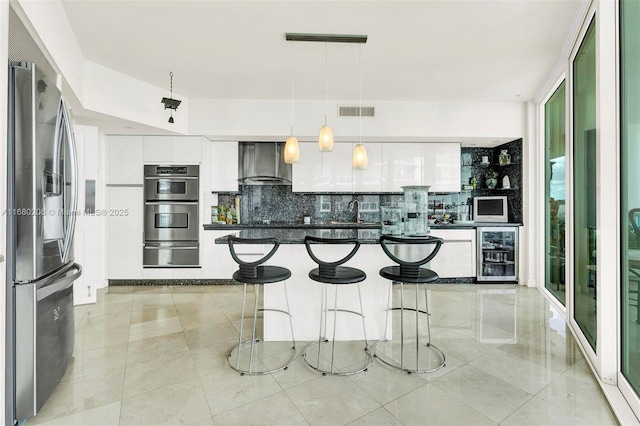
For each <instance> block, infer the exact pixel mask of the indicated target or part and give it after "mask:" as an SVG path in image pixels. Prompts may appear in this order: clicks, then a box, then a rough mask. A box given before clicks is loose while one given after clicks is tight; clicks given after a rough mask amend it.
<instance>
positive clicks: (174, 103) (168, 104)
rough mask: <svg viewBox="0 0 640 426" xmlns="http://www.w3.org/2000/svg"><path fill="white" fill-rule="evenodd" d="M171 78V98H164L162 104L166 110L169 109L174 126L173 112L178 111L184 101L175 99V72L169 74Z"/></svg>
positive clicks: (170, 120) (170, 121) (170, 119)
mask: <svg viewBox="0 0 640 426" xmlns="http://www.w3.org/2000/svg"><path fill="white" fill-rule="evenodd" d="M169 78H170V79H171V97H170V98H166V97H163V98H162V100H161V101H160V102H162V103H163V104H164V109H167V108H169V113H170V115H169V123H171V124H173V111H174V110H177V109H178V107H179V106H180V102H182V101H180V100H178V99H173V72H169Z"/></svg>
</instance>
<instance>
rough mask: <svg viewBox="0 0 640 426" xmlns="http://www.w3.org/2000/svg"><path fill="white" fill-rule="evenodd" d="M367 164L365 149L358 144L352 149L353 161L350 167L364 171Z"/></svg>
mask: <svg viewBox="0 0 640 426" xmlns="http://www.w3.org/2000/svg"><path fill="white" fill-rule="evenodd" d="M368 164H369V159H368V158H367V148H365V146H364V145H362V144H361V143H359V144H357V145H356V146H355V147H354V148H353V160H352V162H351V165H352V166H353V168H354V169H355V170H366V169H367V165H368Z"/></svg>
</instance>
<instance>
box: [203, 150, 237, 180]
mask: <svg viewBox="0 0 640 426" xmlns="http://www.w3.org/2000/svg"><path fill="white" fill-rule="evenodd" d="M207 143H208V144H209V147H210V149H211V168H210V173H211V174H210V179H211V189H210V191H213V192H237V191H238V142H237V141H212V142H207Z"/></svg>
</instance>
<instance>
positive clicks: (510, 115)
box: [189, 99, 526, 142]
mask: <svg viewBox="0 0 640 426" xmlns="http://www.w3.org/2000/svg"><path fill="white" fill-rule="evenodd" d="M352 104H354V103H353V102H346V101H340V102H339V103H336V102H329V107H328V111H329V115H328V123H329V125H330V126H332V128H333V133H334V136H335V137H336V140H339V141H352V140H355V139H357V137H358V127H359V124H358V119H357V118H355V117H349V118H345V117H342V118H338V117H337V110H338V105H352ZM356 104H357V103H356ZM367 105H374V106H375V107H376V117H375V118H363V119H362V138H363V140H369V141H373V140H377V141H382V140H388V139H393V140H403V139H404V140H421V141H442V142H446V141H459V140H460V139H461V138H463V139H474V138H477V139H485V140H486V139H487V138H500V139H504V140H514V139H518V138H521V137H522V136H523V135H524V132H525V129H526V120H525V115H524V111H525V104H524V103H521V102H519V103H516V102H513V103H507V102H495V103H483V102H390V101H385V102H383V101H376V102H367ZM294 110H295V112H294V123H293V127H294V130H293V132H294V134H295V135H296V136H298V138H299V139H300V140H315V139H316V138H317V134H318V131H319V130H320V125H321V124H322V123H323V121H324V101H322V100H319V101H300V102H295V104H294ZM290 126H291V103H290V102H287V101H263V100H208V99H191V100H190V102H189V133H191V134H199V135H208V136H214V137H218V136H219V137H221V138H229V137H236V138H237V137H240V138H243V137H246V138H250V137H278V138H280V139H282V138H283V137H284V136H286V135H289V132H290Z"/></svg>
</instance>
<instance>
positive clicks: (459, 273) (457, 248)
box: [429, 229, 476, 278]
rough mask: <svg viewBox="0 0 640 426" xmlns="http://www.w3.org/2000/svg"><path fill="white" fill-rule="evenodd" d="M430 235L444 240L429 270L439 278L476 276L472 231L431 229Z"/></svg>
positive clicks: (473, 233) (473, 231) (473, 235)
mask: <svg viewBox="0 0 640 426" xmlns="http://www.w3.org/2000/svg"><path fill="white" fill-rule="evenodd" d="M430 235H433V236H434V237H440V238H442V239H444V243H443V244H442V247H441V248H440V251H439V252H438V254H437V255H436V257H434V258H433V260H432V261H431V262H430V263H429V269H432V270H433V271H435V272H436V273H437V274H438V275H439V276H440V278H460V277H475V276H476V256H475V236H476V234H475V230H474V229H433V230H431V232H430Z"/></svg>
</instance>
